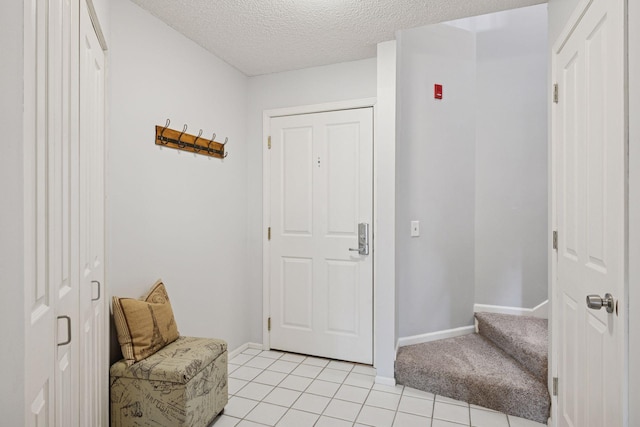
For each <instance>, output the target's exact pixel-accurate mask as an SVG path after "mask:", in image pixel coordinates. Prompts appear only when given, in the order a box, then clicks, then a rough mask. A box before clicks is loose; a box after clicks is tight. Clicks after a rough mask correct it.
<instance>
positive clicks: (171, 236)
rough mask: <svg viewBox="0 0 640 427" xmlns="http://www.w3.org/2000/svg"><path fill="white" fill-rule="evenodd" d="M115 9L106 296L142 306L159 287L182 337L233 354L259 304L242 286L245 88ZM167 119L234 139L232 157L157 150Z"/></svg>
mask: <svg viewBox="0 0 640 427" xmlns="http://www.w3.org/2000/svg"><path fill="white" fill-rule="evenodd" d="M110 8H111V16H110V21H111V39H110V50H111V58H110V59H111V63H110V72H111V74H110V82H109V89H110V95H111V116H110V128H109V130H110V139H109V144H108V149H109V151H108V169H109V170H108V182H107V192H108V199H107V221H108V224H107V226H108V228H107V230H108V232H109V236H108V241H109V245H108V271H107V275H108V276H107V277H108V282H109V287H110V293H111V294H112V295H118V296H131V297H139V296H140V295H142V294H143V293H144V292H145V291H146V290H147V289H148V287H149V286H151V285H152V284H153V282H154V281H155V280H156V279H157V278H158V277H161V278H163V279H164V280H165V283H166V285H167V289H168V292H169V295H170V297H171V302H172V305H173V308H174V312H175V316H176V321H177V324H178V329H179V331H180V333H181V334H183V335H195V336H205V337H220V338H223V339H226V340H227V341H228V343H229V347H230V348H231V349H233V348H236V347H238V346H239V345H241V344H243V343H245V342H247V341H249V340H250V338H251V337H250V334H249V331H250V329H251V327H250V322H251V319H252V317H251V314H250V313H251V309H252V303H251V302H252V301H259V300H260V297H259V295H257V294H256V292H255V288H253V287H249V286H248V285H247V280H246V279H247V275H246V274H245V271H246V269H247V257H246V250H247V227H246V224H247V221H246V212H247V194H246V189H247V147H246V142H245V141H246V137H245V134H246V130H245V129H246V126H245V125H246V123H245V117H246V115H245V114H246V107H247V78H246V77H245V76H244V75H243V74H241V73H240V72H238V71H237V70H236V69H234V68H232V67H230V66H229V65H227V64H226V63H224V62H222V61H221V60H219V59H218V58H216V57H215V56H213V55H211V54H210V53H208V52H207V51H205V50H204V49H202V48H201V47H199V46H198V45H196V44H195V43H193V42H192V41H190V40H188V39H187V38H185V37H184V36H182V35H180V34H178V33H177V32H176V31H174V30H173V29H171V28H169V27H168V26H167V25H165V24H164V23H162V22H160V21H159V20H158V19H156V18H154V17H153V16H151V15H150V14H149V13H148V12H146V11H143V10H142V9H140V8H139V7H138V6H136V5H134V4H133V3H131V2H130V1H128V0H112V1H111V2H110ZM167 118H170V119H171V127H173V128H174V129H182V125H183V124H184V123H187V124H188V125H189V129H188V132H189V133H192V134H194V133H195V134H197V132H198V129H199V128H202V129H203V130H204V134H203V136H205V137H210V136H211V134H212V132H216V133H217V134H218V138H217V140H220V139H224V137H229V143H228V145H227V150H228V151H229V153H230V154H229V157H228V158H227V159H225V160H224V161H221V160H219V159H214V158H209V157H206V156H201V155H195V154H190V153H186V152H182V151H177V150H172V149H167V148H165V149H162V148H160V147H158V146H156V145H154V137H155V130H154V126H155V125H164V123H165V119H167ZM112 337H113V334H112ZM116 346H117V344H116ZM115 349H116V350H114V351H112V358H114V357H117V355H118V351H117V347H115Z"/></svg>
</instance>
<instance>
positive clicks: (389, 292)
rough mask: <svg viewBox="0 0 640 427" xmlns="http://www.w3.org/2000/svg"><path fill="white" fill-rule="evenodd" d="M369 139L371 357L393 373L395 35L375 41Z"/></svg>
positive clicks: (395, 318) (377, 365) (381, 371)
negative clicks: (374, 88)
mask: <svg viewBox="0 0 640 427" xmlns="http://www.w3.org/2000/svg"><path fill="white" fill-rule="evenodd" d="M377 52H378V56H377V68H376V78H377V93H376V95H377V99H378V101H377V104H376V110H375V113H376V116H375V119H374V123H375V127H374V144H373V149H374V152H373V159H374V161H373V176H374V185H373V189H374V194H373V236H374V239H373V251H374V258H373V289H374V291H373V295H374V301H373V302H374V309H373V313H374V317H373V322H374V327H373V330H374V333H375V334H374V337H373V348H374V351H373V359H374V366H375V368H376V370H377V373H378V375H379V376H381V377H389V378H392V377H394V375H395V372H394V361H395V355H396V353H395V352H394V350H395V345H396V337H397V325H398V315H397V312H396V286H397V285H396V273H395V268H396V261H395V259H396V258H395V257H396V249H395V242H396V237H395V236H396V234H395V233H396V219H395V215H396V210H395V200H396V114H397V112H396V90H397V85H398V82H397V81H396V68H397V52H396V41H395V40H391V41H387V42H383V43H378V51H377Z"/></svg>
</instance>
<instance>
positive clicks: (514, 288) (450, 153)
mask: <svg viewBox="0 0 640 427" xmlns="http://www.w3.org/2000/svg"><path fill="white" fill-rule="evenodd" d="M546 36H547V11H546V5H538V6H532V7H528V8H523V9H516V10H509V11H505V12H499V13H494V14H490V15H484V16H480V17H473V18H468V19H463V20H458V21H454V22H452V23H449V24H448V25H442V24H441V25H435V26H427V27H422V28H418V29H414V30H408V31H401V32H400V33H399V36H398V46H399V58H400V59H399V67H400V68H399V69H400V71H399V78H398V85H399V93H400V95H399V96H400V98H399V103H398V105H399V113H398V114H399V121H398V132H399V137H398V144H397V182H396V195H397V204H396V206H397V218H396V242H397V247H396V260H397V261H396V263H397V268H396V278H397V282H398V287H399V289H398V304H399V307H398V310H399V335H400V336H401V337H407V336H412V335H422V334H426V333H430V332H436V331H442V330H447V329H453V328H457V327H461V326H466V325H470V324H472V319H473V304H474V303H477V304H489V305H502V306H510V307H524V308H532V307H535V306H536V305H538V304H540V303H542V302H544V301H545V300H546V299H547V293H548V289H547V238H548V233H547V96H548V90H547V60H548V44H547V38H546ZM434 83H443V84H444V99H443V100H441V101H438V100H434V99H433V84H434ZM411 220H419V221H420V228H421V236H420V237H413V238H412V237H410V221H411Z"/></svg>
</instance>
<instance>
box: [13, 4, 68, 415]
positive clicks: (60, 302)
mask: <svg viewBox="0 0 640 427" xmlns="http://www.w3.org/2000/svg"><path fill="white" fill-rule="evenodd" d="M24 17H25V40H24V46H25V83H24V88H25V105H24V117H25V123H24V124H25V127H24V129H25V142H24V150H25V151H24V155H25V205H24V208H25V212H24V217H25V259H26V266H25V267H26V268H25V285H24V286H25V301H26V307H25V313H26V316H25V320H26V323H25V340H26V360H25V363H26V366H27V372H26V381H25V388H26V399H27V402H26V424H27V425H28V426H48V425H58V426H77V425H78V416H77V413H78V407H77V396H78V367H79V361H78V336H77V331H78V329H77V328H78V322H77V321H78V274H77V272H78V265H77V236H78V229H77V221H78V219H77V196H78V195H77V178H78V176H77V171H78V162H77V132H75V131H74V129H75V128H76V125H75V124H76V123H77V116H76V115H75V111H77V107H78V104H77V101H76V99H77V85H74V82H77V71H76V70H77V33H75V32H74V28H76V27H77V3H74V2H66V1H63V0H57V1H46V0H32V1H26V2H25V14H24ZM74 23H75V24H76V25H75V27H74ZM74 77H75V80H74Z"/></svg>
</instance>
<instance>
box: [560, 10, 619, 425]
mask: <svg viewBox="0 0 640 427" xmlns="http://www.w3.org/2000/svg"><path fill="white" fill-rule="evenodd" d="M623 9H624V2H623V1H622V0H613V1H606V0H594V1H593V2H592V3H591V4H590V5H588V6H587V9H586V11H585V13H584V14H583V15H582V17H581V18H580V19H579V21H578V23H577V25H576V27H575V28H574V30H573V32H571V33H570V35H569V36H568V38H567V40H566V41H565V43H564V45H563V46H562V48H561V49H560V50H559V51H558V52H557V53H556V55H555V58H554V67H555V75H556V78H557V79H558V85H559V88H560V96H559V103H558V105H557V106H556V107H554V111H553V120H554V129H555V130H554V140H553V142H554V153H555V154H554V164H555V168H556V182H555V186H556V197H557V200H556V203H555V206H556V208H555V209H556V220H557V226H558V240H559V241H558V244H559V247H558V258H557V270H556V271H557V293H556V297H557V298H559V300H560V301H562V304H560V305H559V306H558V307H559V309H557V310H556V311H555V319H556V320H555V321H554V322H557V325H558V328H559V331H560V340H559V342H560V349H559V351H560V354H559V357H558V361H559V364H558V378H559V397H558V408H559V418H560V419H559V421H558V424H559V425H560V426H580V427H582V426H585V427H589V426H593V427H596V426H604V425H606V426H608V427H609V426H611V427H617V426H622V413H623V406H622V402H623V397H624V383H625V380H624V378H625V376H624V366H625V353H624V333H625V331H624V328H625V318H626V313H625V312H624V308H623V307H624V303H623V299H624V297H625V289H624V268H625V264H624V263H625V247H624V235H625V199H624V197H625V196H624V188H625V185H626V183H625V172H624V171H625V168H626V161H625V144H626V142H625V136H624V135H625V130H624V129H625V123H624V116H625V113H624V111H625V106H624V82H625V77H624V14H623ZM605 293H611V294H613V295H614V297H615V298H616V302H618V301H619V308H620V309H619V310H614V313H608V312H607V311H606V310H605V309H604V308H603V309H601V310H592V309H588V308H587V306H586V303H585V298H586V296H587V295H590V294H597V295H600V296H601V297H604V295H605Z"/></svg>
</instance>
